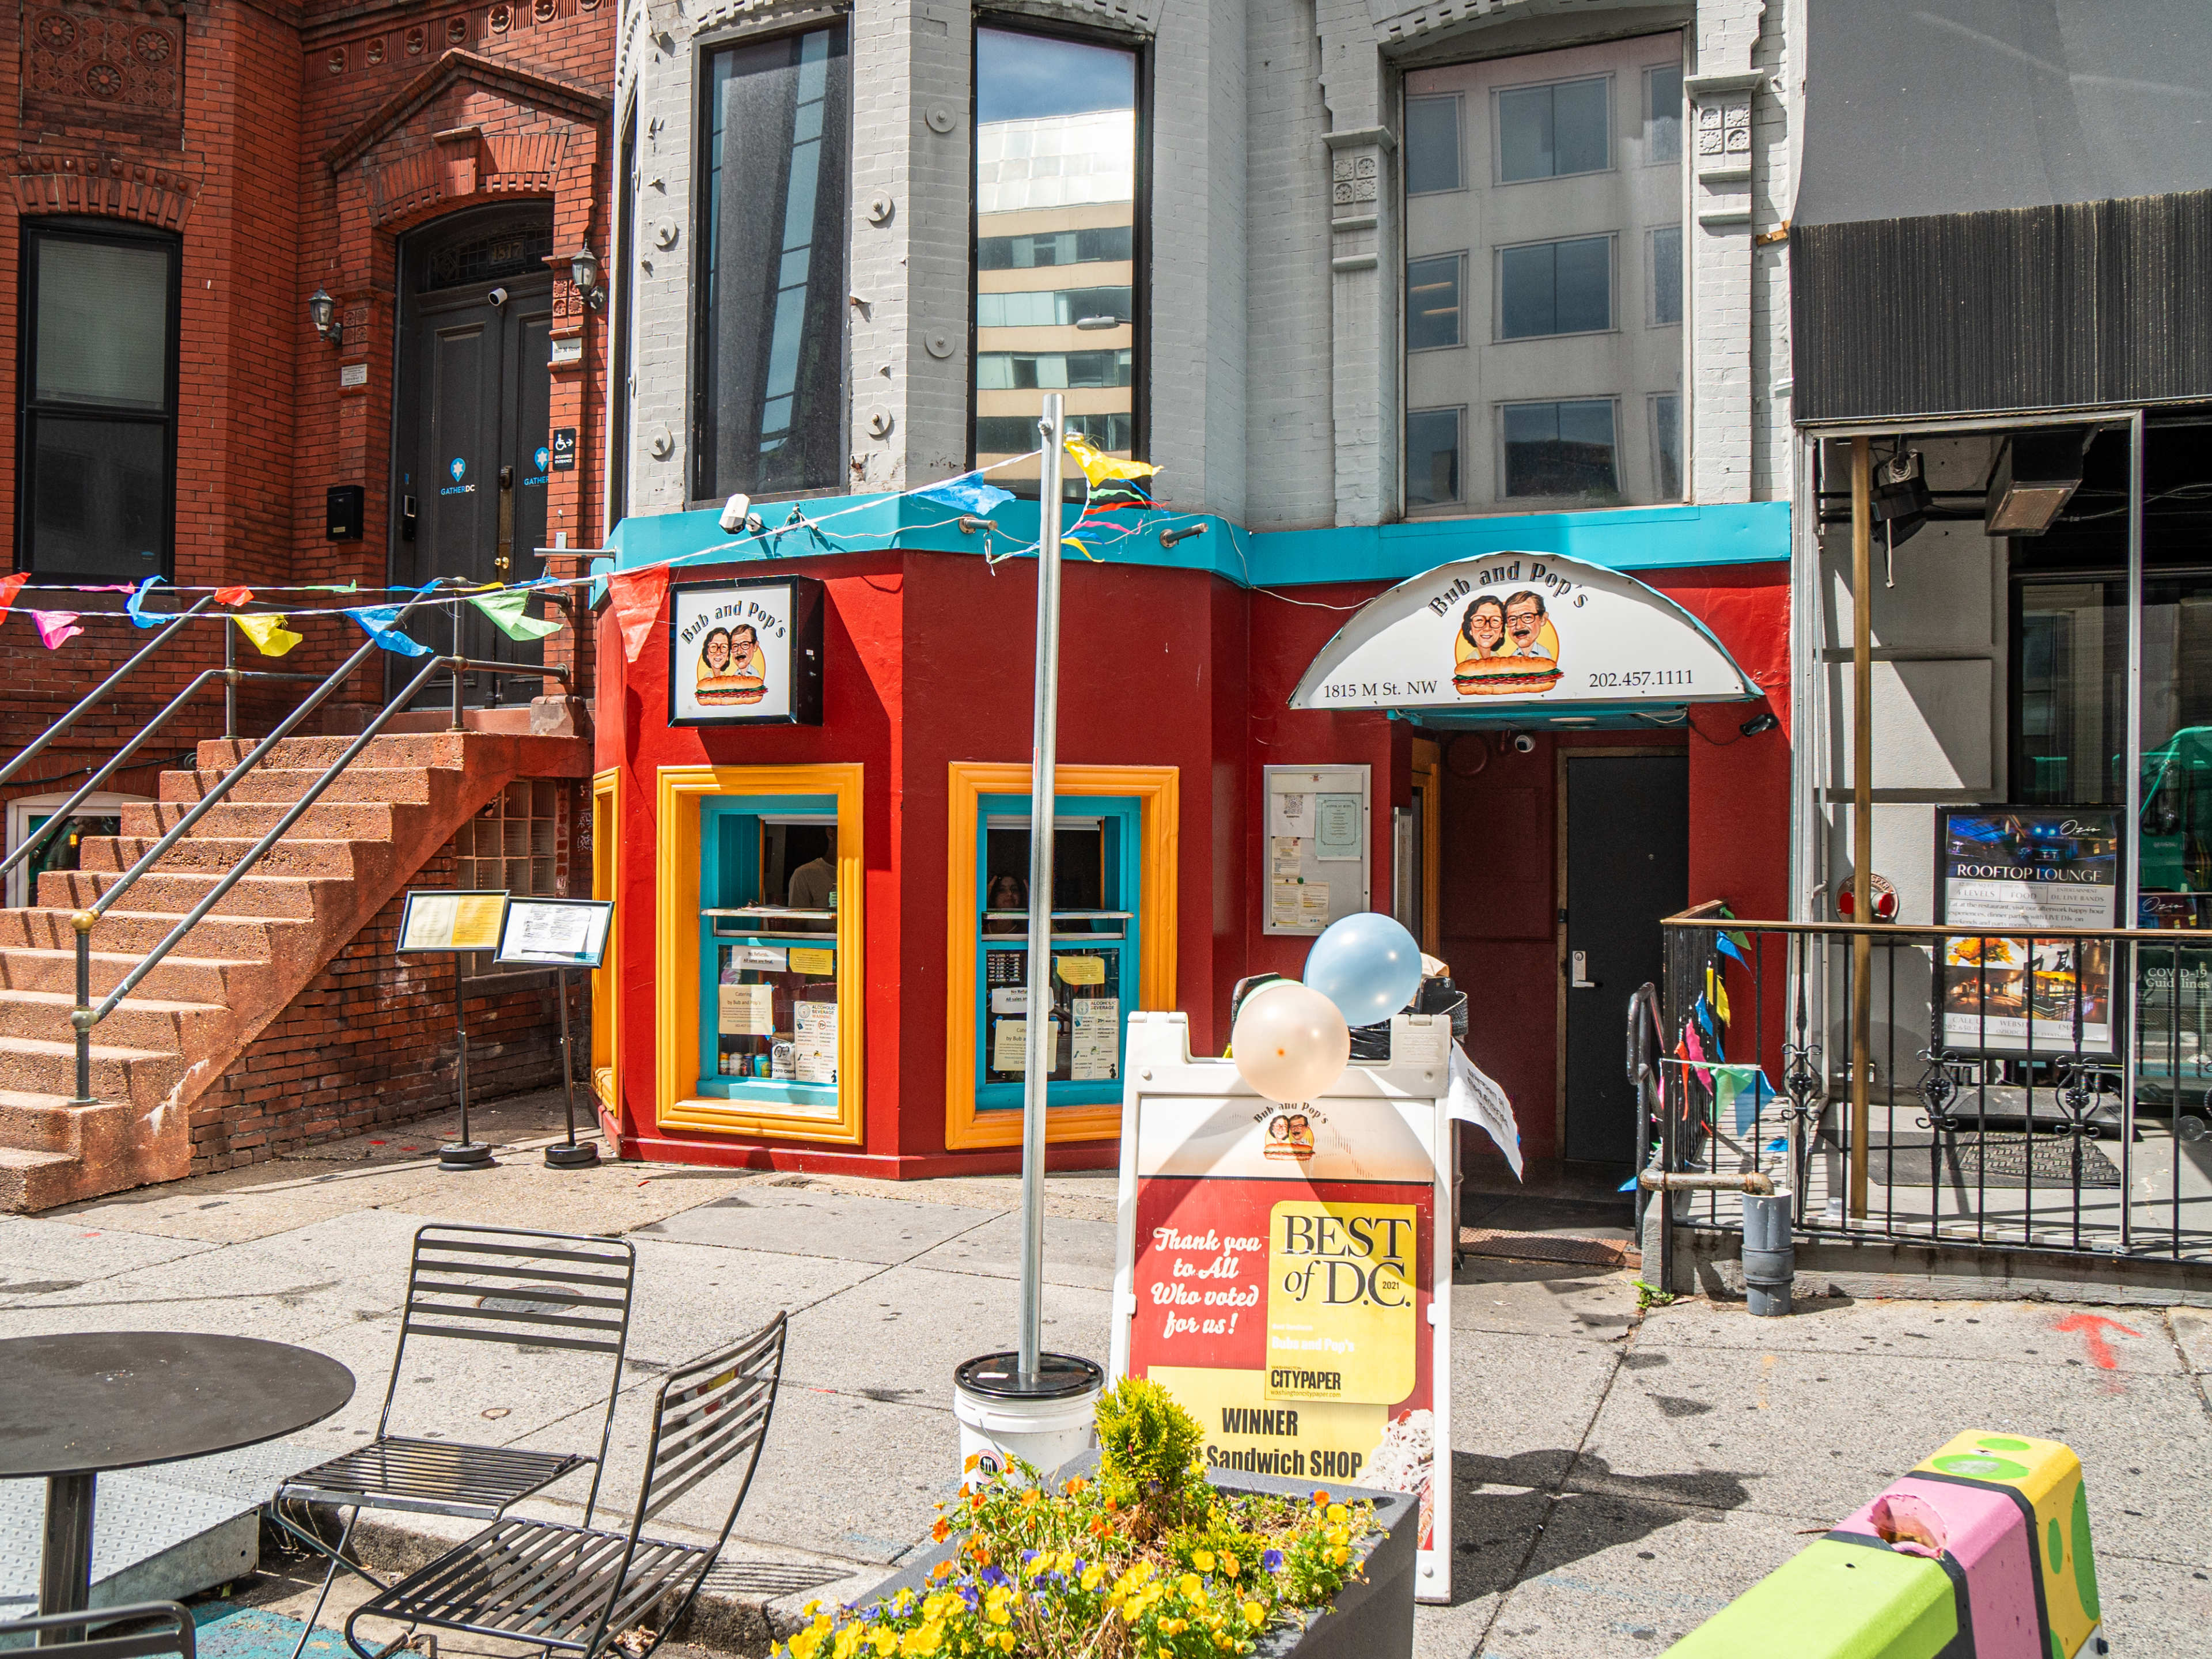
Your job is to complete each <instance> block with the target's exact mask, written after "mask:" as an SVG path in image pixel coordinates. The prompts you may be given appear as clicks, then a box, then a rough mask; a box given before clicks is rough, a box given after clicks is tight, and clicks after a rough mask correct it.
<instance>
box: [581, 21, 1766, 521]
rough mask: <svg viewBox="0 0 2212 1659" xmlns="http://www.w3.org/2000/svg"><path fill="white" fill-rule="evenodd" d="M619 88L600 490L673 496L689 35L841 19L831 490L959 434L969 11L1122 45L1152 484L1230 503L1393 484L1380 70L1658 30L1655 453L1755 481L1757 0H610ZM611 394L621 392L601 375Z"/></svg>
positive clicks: (968, 166) (1310, 507)
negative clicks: (1672, 264)
mask: <svg viewBox="0 0 2212 1659" xmlns="http://www.w3.org/2000/svg"><path fill="white" fill-rule="evenodd" d="M624 14H625V21H624V27H623V34H622V40H623V46H622V51H621V55H620V61H619V64H618V68H617V88H616V94H617V130H619V124H620V122H621V120H622V118H623V115H624V113H626V112H628V111H629V110H630V109H632V108H633V107H634V108H635V112H636V116H637V134H638V138H637V144H638V158H637V171H636V176H635V182H634V184H626V185H623V186H622V187H625V188H634V189H635V191H636V192H637V199H636V202H635V218H634V222H635V225H636V227H637V229H636V234H635V243H636V246H635V248H633V249H629V250H623V251H618V252H617V258H629V259H630V260H631V261H632V264H631V272H632V278H631V279H632V282H633V284H634V295H635V301H634V318H635V335H634V342H635V345H634V353H633V362H634V374H633V390H632V391H631V392H630V395H631V396H632V398H633V400H634V401H633V404H632V408H631V411H630V420H629V433H630V435H631V453H630V454H629V458H628V464H627V467H626V471H625V476H626V478H627V480H628V483H627V488H628V492H629V501H628V502H627V503H626V505H625V506H624V507H622V508H621V509H620V510H622V511H624V512H626V513H631V514H650V513H666V512H672V511H678V510H681V509H683V508H684V507H696V506H701V505H704V504H705V503H703V502H700V501H693V500H691V499H690V498H689V496H688V494H687V487H688V486H687V480H689V478H690V477H691V474H692V456H691V453H690V443H691V439H690V414H689V410H690V400H691V398H692V395H693V392H692V382H693V378H694V374H695V369H694V367H693V365H694V362H695V353H696V343H695V340H694V337H693V330H694V326H695V324H694V316H695V309H696V308H695V306H694V303H693V295H692V293H691V288H692V282H693V277H692V272H693V270H694V254H695V251H696V250H695V249H694V247H693V245H692V239H693V234H694V219H695V217H696V186H695V179H696V173H695V168H694V165H693V155H692V146H693V142H694V128H695V125H696V123H697V121H698V119H699V108H700V99H699V94H698V87H697V84H696V80H697V76H698V73H699V69H700V64H701V61H702V54H703V52H705V51H706V50H708V49H709V48H710V47H712V46H714V45H717V44H720V43H725V42H728V41H731V40H738V39H741V38H744V37H746V36H749V35H757V34H761V33H780V32H784V31H788V30H791V29H793V28H794V27H799V26H800V25H802V24H805V23H809V22H817V23H818V21H820V20H822V19H823V18H825V17H836V16H840V15H842V16H844V17H846V18H847V19H848V28H849V48H848V49H849V51H850V53H851V64H852V86H853V112H852V125H851V133H852V138H851V154H852V163H851V172H850V179H849V185H848V202H849V223H850V232H849V240H848V247H847V260H848V287H849V292H850V303H849V305H848V307H847V311H846V319H845V320H846V325H847V331H848V333H847V339H846V343H845V344H846V352H845V357H846V363H847V420H846V426H847V431H848V447H849V455H848V461H849V467H848V475H847V476H846V477H844V478H843V479H842V481H841V488H842V489H846V490H862V489H866V490H880V489H902V488H911V487H913V486H915V485H918V484H921V483H927V482H930V481H931V480H933V479H937V478H942V477H949V476H951V475H952V474H954V473H957V472H958V471H961V470H963V467H964V466H965V465H966V464H967V419H968V408H969V375H970V373H971V370H970V358H969V344H970V343H969V332H970V319H969V260H970V247H969V236H970V229H969V225H970V207H971V204H970V199H969V198H970V194H971V189H970V183H969V180H970V174H971V170H972V162H971V155H970V143H971V137H970V120H971V116H970V110H971V87H970V82H971V79H972V74H971V64H972V62H973V29H974V27H975V22H976V20H977V18H978V16H979V15H982V16H984V17H986V18H987V19H995V20H998V21H1005V22H1009V23H1018V21H1020V20H1021V19H1023V18H1024V17H1027V18H1030V19H1035V20H1038V21H1045V22H1048V23H1050V24H1052V25H1054V26H1055V27H1060V28H1062V29H1069V28H1075V29H1082V30H1090V31H1095V32H1096V33H1097V36H1098V37H1099V38H1100V39H1102V40H1109V41H1115V40H1118V41H1121V42H1125V43H1129V44H1134V45H1139V46H1147V47H1149V48H1150V50H1149V52H1148V54H1147V56H1146V73H1147V74H1148V76H1149V109H1150V123H1149V129H1148V131H1149V139H1150V144H1149V154H1148V155H1147V157H1146V166H1147V167H1148V170H1149V181H1150V182H1149V204H1150V209H1149V229H1150V240H1151V258H1150V264H1149V272H1148V284H1147V285H1146V286H1147V288H1148V295H1147V300H1146V304H1147V305H1148V310H1147V312H1146V319H1145V322H1146V326H1145V330H1144V333H1145V339H1146V345H1145V350H1144V356H1143V358H1142V360H1141V361H1142V362H1144V363H1145V365H1146V370H1147V384H1146V386H1143V387H1142V388H1141V390H1142V392H1143V397H1142V398H1141V400H1140V401H1141V404H1142V406H1143V407H1144V408H1145V409H1146V411H1147V415H1146V419H1147V426H1146V445H1145V447H1146V452H1147V455H1148V459H1152V460H1154V461H1156V462H1158V463H1159V464H1160V465H1161V466H1162V467H1163V468H1164V477H1163V478H1162V481H1161V494H1162V496H1163V498H1164V499H1165V500H1167V501H1172V502H1173V503H1174V504H1175V505H1176V507H1181V508H1184V509H1203V510H1206V511H1210V512H1213V513H1220V514H1222V515H1224V516H1225V517H1228V518H1231V519H1232V520H1237V521H1238V522H1241V523H1243V524H1245V525H1248V526H1251V527H1253V528H1255V529H1277V528H1295V527H1305V526H1326V525H1331V524H1335V525H1364V524H1374V523H1378V522H1388V521H1391V520H1395V519H1397V518H1399V517H1400V516H1401V483H1400V477H1399V469H1400V432H1401V415H1402V408H1401V380H1402V374H1401V368H1402V362H1403V356H1402V352H1401V344H1400V338H1401V336H1400V328H1401V319H1400V311H1401V303H1400V296H1401V294H1402V293H1403V285H1404V276H1403V264H1402V258H1403V256H1402V249H1401V241H1400V222H1401V216H1402V214H1401V200H1400V188H1401V186H1400V172H1399V143H1398V137H1399V124H1400V107H1401V105H1400V83H1401V76H1402V74H1403V72H1404V70H1406V69H1407V68H1408V67H1413V66H1419V65H1432V64H1444V63H1450V62H1454V61H1461V60H1472V59H1475V58H1486V57H1494V56H1504V55H1510V54H1519V53H1526V52H1541V51H1547V50H1550V49H1553V48H1554V47H1559V46H1569V45H1576V44H1581V43H1586V42H1589V41H1593V40H1604V39H1608V38H1615V37H1620V36H1626V35H1631V34H1649V33H1654V32H1657V31H1662V30H1667V29H1680V30H1681V31H1683V32H1684V34H1685V37H1686V53H1685V58H1686V64H1687V66H1688V73H1687V76H1686V101H1687V105H1688V107H1687V109H1686V112H1685V129H1684V142H1683V149H1684V173H1685V189H1686V192H1687V196H1688V199H1687V201H1686V204H1685V213H1684V219H1683V223H1684V235H1685V239H1686V242H1687V244H1688V249H1689V251H1688V257H1687V264H1688V275H1687V281H1686V285H1685V293H1686V301H1685V304H1686V310H1687V314H1686V318H1685V324H1686V327H1685V329H1684V337H1685V340H1686V349H1687V352H1688V355H1689V362H1687V363H1686V365H1685V370H1684V374H1683V385H1684V387H1685V389H1686V404H1687V410H1686V427H1687V437H1686V446H1687V449H1688V455H1687V457H1686V476H1687V477H1688V480H1689V490H1690V494H1691V498H1692V500H1693V501H1706V502H1735V501H1757V500H1771V499H1778V498H1786V497H1787V496H1788V495H1789V493H1790V462H1791V455H1792V446H1791V444H1790V440H1789V432H1790V409H1789V402H1788V387H1787V380H1786V377H1787V375H1788V373H1789V370H1788V363H1789V342H1788V332H1787V331H1788V304H1787V275H1786V270H1787V266H1786V258H1785V257H1784V256H1785V252H1786V250H1785V248H1784V245H1783V237H1784V235H1786V219H1787V215H1788V211H1789V204H1790V193H1791V188H1792V185H1791V180H1790V154H1791V134H1790V130H1789V124H1790V110H1791V109H1792V108H1793V107H1794V103H1795V100H1794V91H1793V88H1792V86H1791V77H1792V76H1793V75H1794V74H1795V70H1794V69H1793V67H1792V65H1793V61H1794V60H1793V56H1792V50H1793V48H1792V43H1791V41H1790V40H1789V39H1788V38H1787V26H1788V21H1789V15H1788V12H1787V11H1786V9H1785V8H1784V5H1782V4H1779V3H1761V0H1702V3H1695V4H1681V5H1673V6H1653V5H1648V4H1647V5H1632V4H1626V3H1609V0H1575V3H1572V4H1570V3H1567V0H1434V3H1427V4H1422V5H1417V6H1413V7H1410V8H1406V9H1394V7H1393V6H1392V4H1391V3H1390V0H1096V3H1083V0H1005V3H1001V4H1000V5H997V6H994V7H993V8H991V9H989V10H988V11H987V12H981V13H979V11H978V9H975V8H973V7H971V6H970V5H969V4H967V3H964V0H854V3H852V5H851V6H850V7H849V9H848V8H844V7H839V6H832V5H825V4H823V3H819V0H811V3H810V0H629V3H628V4H626V6H625V8H624ZM616 395H618V396H619V395H623V392H622V389H620V388H617V392H616Z"/></svg>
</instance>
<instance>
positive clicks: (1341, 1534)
mask: <svg viewBox="0 0 2212 1659" xmlns="http://www.w3.org/2000/svg"><path fill="white" fill-rule="evenodd" d="M1324 1536H1325V1537H1326V1539H1327V1541H1328V1542H1329V1543H1332V1544H1349V1543H1350V1542H1351V1541H1352V1534H1350V1533H1349V1532H1347V1531H1346V1530H1345V1528H1342V1527H1331V1528H1329V1529H1328V1533H1327V1534H1324Z"/></svg>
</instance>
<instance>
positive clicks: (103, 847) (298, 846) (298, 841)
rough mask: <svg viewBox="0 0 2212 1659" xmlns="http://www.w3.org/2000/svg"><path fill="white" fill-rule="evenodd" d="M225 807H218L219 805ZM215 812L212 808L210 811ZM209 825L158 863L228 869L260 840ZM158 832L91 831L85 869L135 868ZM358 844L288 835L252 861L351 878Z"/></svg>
mask: <svg viewBox="0 0 2212 1659" xmlns="http://www.w3.org/2000/svg"><path fill="white" fill-rule="evenodd" d="M220 810H221V809H220V808H218V809H217V811H220ZM212 816H213V814H210V817H212ZM202 828H204V821H203V823H201V824H196V825H194V826H193V829H192V833H191V834H190V835H188V836H185V838H184V839H183V840H181V841H179V842H177V843H176V845H174V846H173V847H172V848H169V850H168V851H167V852H166V853H164V854H161V862H159V863H158V864H156V865H155V866H154V869H155V870H157V871H160V872H163V873H165V874H169V873H174V874H183V873H185V872H201V873H204V874H209V875H217V876H222V875H228V873H229V872H231V871H232V870H233V869H234V868H235V867H236V866H237V865H238V864H239V862H240V860H243V859H244V858H245V857H246V854H248V853H250V852H252V850H253V848H254V847H255V846H256V845H257V844H258V842H259V839H260V837H258V836H255V837H254V838H253V839H252V840H247V839H246V838H245V837H243V836H214V835H209V836H203V835H201V834H200V833H199V831H200V829H202ZM160 843H161V837H160V836H86V837H85V838H84V839H83V840H82V842H78V843H77V866H78V867H79V868H80V869H84V870H105V871H112V872H121V871H125V870H128V869H130V868H131V866H134V865H136V864H137V862H138V860H141V859H143V858H144V857H145V856H146V854H149V853H150V852H152V851H153V850H154V848H155V847H157V846H158V845H160ZM355 862H356V861H355V854H354V844H353V843H352V842H349V841H324V840H315V839H312V838H309V837H307V836H300V837H296V838H295V837H294V836H284V837H283V839H282V840H280V841H278V842H276V844H275V845H273V846H272V847H270V849H269V850H268V851H267V852H266V853H264V854H262V855H261V857H260V858H259V859H258V860H257V861H256V862H255V864H254V866H253V873H254V874H255V875H257V876H337V877H339V878H343V879H345V880H351V879H352V878H353V877H354V874H355Z"/></svg>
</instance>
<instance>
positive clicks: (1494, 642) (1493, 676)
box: [1452, 587, 1559, 697]
mask: <svg viewBox="0 0 2212 1659" xmlns="http://www.w3.org/2000/svg"><path fill="white" fill-rule="evenodd" d="M1452 656H1453V663H1454V666H1453V672H1452V687H1453V689H1454V690H1456V691H1457V692H1458V693H1459V694H1460V696H1463V697H1501V696H1524V697H1525V696H1535V695H1537V694H1538V693H1540V692H1545V691H1548V690H1551V689H1552V688H1553V686H1555V685H1557V684H1559V629H1556V628H1555V627H1553V624H1552V618H1551V616H1550V614H1549V612H1548V611H1547V610H1546V608H1545V605H1544V596H1543V595H1542V594H1541V593H1539V592H1536V591H1535V590H1534V589H1533V588H1526V587H1524V588H1522V590H1521V591H1520V592H1516V593H1511V594H1508V595H1507V596H1506V597H1505V598H1504V599H1500V598H1498V595H1496V594H1495V593H1485V594H1483V595H1481V596H1480V598H1478V599H1475V600H1474V602H1473V603H1472V604H1470V605H1468V608H1467V610H1466V611H1465V613H1464V614H1463V615H1462V617H1460V624H1459V632H1458V634H1457V635H1456V636H1455V638H1454V639H1453V641H1452Z"/></svg>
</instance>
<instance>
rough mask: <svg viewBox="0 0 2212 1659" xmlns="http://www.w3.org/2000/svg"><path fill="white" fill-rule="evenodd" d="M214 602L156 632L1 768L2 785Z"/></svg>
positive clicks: (181, 613)
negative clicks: (134, 654)
mask: <svg viewBox="0 0 2212 1659" xmlns="http://www.w3.org/2000/svg"><path fill="white" fill-rule="evenodd" d="M214 603H215V595H214V594H212V593H210V594H209V595H208V596H207V597H206V598H205V599H202V600H200V601H199V602H198V603H197V605H193V606H192V608H191V610H189V611H179V612H177V614H176V617H175V619H174V620H173V621H172V622H171V623H169V625H168V626H167V628H164V629H161V631H160V632H158V633H156V634H155V635H154V637H153V638H152V639H150V640H149V641H146V643H145V644H144V645H143V646H142V647H140V648H139V650H138V653H137V655H136V656H134V657H132V658H131V660H130V661H128V662H126V663H125V664H124V665H123V666H121V667H120V668H118V669H117V670H116V671H114V672H113V673H112V674H110V675H109V676H108V677H107V678H106V679H104V680H102V681H100V684H98V685H95V686H94V687H93V688H92V690H89V691H88V692H87V693H85V695H84V698H83V700H82V702H79V703H78V704H77V706H76V708H72V709H70V711H69V713H67V714H64V715H63V716H62V717H61V718H60V719H59V720H56V721H55V722H54V723H53V724H52V726H48V727H47V728H46V730H45V731H44V732H40V734H39V735H38V737H36V738H33V740H32V743H31V745H30V747H29V748H27V749H26V750H23V752H22V753H21V754H20V755H18V756H16V757H15V759H13V760H11V761H9V763H7V765H5V766H0V784H4V783H6V782H7V781H9V779H10V778H13V777H14V776H15V774H16V773H17V772H19V771H21V769H23V767H24V766H25V765H26V764H27V763H29V762H30V760H31V759H32V757H34V756H36V755H37V754H38V753H39V752H40V750H43V749H44V748H45V747H46V745H47V744H50V743H52V741H53V740H54V739H55V738H58V737H59V736H61V734H62V733H63V732H66V731H68V730H69V729H70V726H74V725H76V722H77V720H78V717H79V716H81V715H82V714H84V713H85V712H86V711H87V710H88V709H89V708H92V706H93V705H94V703H96V702H99V701H100V699H101V698H102V697H104V696H106V695H107V694H108V693H109V692H110V691H112V690H114V689H115V688H116V687H117V686H118V685H120V684H122V683H123V680H124V678H125V676H126V675H128V674H129V673H130V672H131V670H132V669H134V668H136V667H137V666H138V665H139V664H140V663H142V662H143V661H145V660H146V659H147V658H149V657H150V656H152V655H153V654H154V653H155V652H156V651H159V650H160V649H161V647H163V646H164V645H166V644H167V643H168V641H169V635H172V634H173V633H175V632H176V631H177V630H178V629H179V628H181V627H183V625H184V624H185V623H186V622H188V621H189V620H191V618H192V617H197V616H198V615H199V614H200V612H201V611H204V610H206V609H207V608H208V606H210V605H213V604H214ZM224 631H225V632H226V633H228V631H229V630H228V629H225V630H224Z"/></svg>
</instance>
